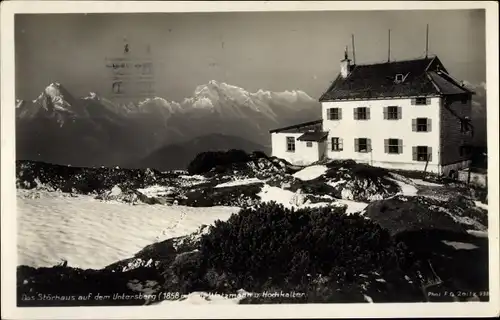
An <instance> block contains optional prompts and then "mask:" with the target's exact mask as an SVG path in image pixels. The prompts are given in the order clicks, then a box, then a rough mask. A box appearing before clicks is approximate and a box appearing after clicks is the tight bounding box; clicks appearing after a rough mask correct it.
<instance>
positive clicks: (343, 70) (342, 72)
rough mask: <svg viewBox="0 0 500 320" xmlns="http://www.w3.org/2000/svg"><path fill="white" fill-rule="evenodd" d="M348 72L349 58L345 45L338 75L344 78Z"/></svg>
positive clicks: (349, 67)
mask: <svg viewBox="0 0 500 320" xmlns="http://www.w3.org/2000/svg"><path fill="white" fill-rule="evenodd" d="M349 72H351V60H350V59H349V57H348V55H347V47H345V51H344V59H343V60H341V61H340V75H341V76H342V78H344V79H345V78H347V76H348V75H349Z"/></svg>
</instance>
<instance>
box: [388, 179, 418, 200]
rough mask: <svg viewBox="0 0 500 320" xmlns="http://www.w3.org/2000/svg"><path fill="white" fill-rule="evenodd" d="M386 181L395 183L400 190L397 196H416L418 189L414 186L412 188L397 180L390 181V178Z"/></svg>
mask: <svg viewBox="0 0 500 320" xmlns="http://www.w3.org/2000/svg"><path fill="white" fill-rule="evenodd" d="M388 179H389V180H392V181H394V182H395V183H397V184H398V186H399V187H400V188H401V192H399V193H398V194H400V195H404V196H410V197H413V196H416V195H417V193H418V189H417V188H416V187H415V186H413V185H411V184H409V183H405V182H403V181H400V180H397V179H392V178H388Z"/></svg>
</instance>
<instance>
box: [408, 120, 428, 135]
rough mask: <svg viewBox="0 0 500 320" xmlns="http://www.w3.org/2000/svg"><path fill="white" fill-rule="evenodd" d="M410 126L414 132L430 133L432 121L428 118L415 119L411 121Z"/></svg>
mask: <svg viewBox="0 0 500 320" xmlns="http://www.w3.org/2000/svg"><path fill="white" fill-rule="evenodd" d="M411 125H412V131H414V132H430V131H431V127H432V121H431V119H428V118H417V119H412V120H411Z"/></svg>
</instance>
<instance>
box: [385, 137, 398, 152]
mask: <svg viewBox="0 0 500 320" xmlns="http://www.w3.org/2000/svg"><path fill="white" fill-rule="evenodd" d="M386 140H387V153H391V154H398V153H399V139H386Z"/></svg>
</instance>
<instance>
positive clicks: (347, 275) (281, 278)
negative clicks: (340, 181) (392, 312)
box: [201, 203, 395, 290]
mask: <svg viewBox="0 0 500 320" xmlns="http://www.w3.org/2000/svg"><path fill="white" fill-rule="evenodd" d="M344 211H345V209H344V208H335V209H332V208H317V209H300V210H297V211H293V210H288V209H285V208H284V207H283V206H282V205H277V204H275V203H271V204H267V203H266V204H261V205H259V206H258V207H256V208H249V209H242V210H241V211H240V213H239V214H238V215H233V216H232V217H231V218H230V219H229V220H228V221H227V222H221V221H218V222H216V224H215V226H213V227H211V231H210V233H209V234H207V235H204V236H203V237H202V239H201V254H202V256H203V260H204V261H205V262H206V263H207V267H208V268H210V269H213V270H215V271H216V272H218V273H222V272H226V273H228V274H229V276H234V277H235V281H236V286H237V287H240V288H245V289H246V290H262V288H263V286H265V287H269V286H273V285H274V286H278V287H283V286H285V284H286V286H291V285H293V284H296V285H298V284H301V283H304V281H306V278H307V277H313V278H314V277H316V276H318V275H327V276H329V277H330V278H332V279H334V280H335V281H337V282H340V283H342V282H346V283H348V282H350V281H355V278H356V275H359V274H360V273H363V272H366V273H368V272H375V271H381V270H384V268H386V267H387V266H388V265H390V264H391V263H393V262H394V261H393V258H395V255H394V243H393V240H392V239H391V237H390V235H389V233H388V232H386V231H384V230H383V229H382V228H380V227H379V226H378V225H376V224H374V223H372V222H370V221H369V220H366V219H364V218H363V217H361V216H359V215H349V216H348V215H344V214H343V213H344ZM391 261H392V262H391ZM249 279H251V280H249Z"/></svg>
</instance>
